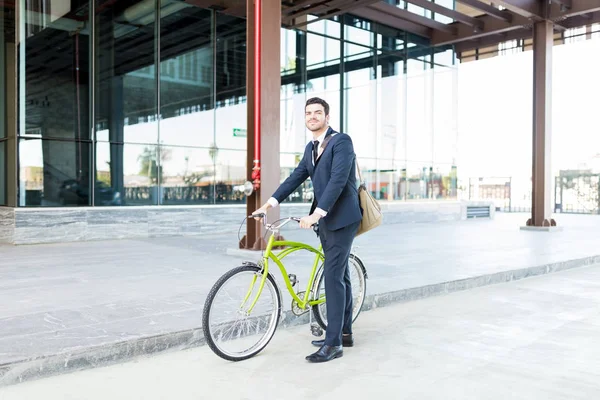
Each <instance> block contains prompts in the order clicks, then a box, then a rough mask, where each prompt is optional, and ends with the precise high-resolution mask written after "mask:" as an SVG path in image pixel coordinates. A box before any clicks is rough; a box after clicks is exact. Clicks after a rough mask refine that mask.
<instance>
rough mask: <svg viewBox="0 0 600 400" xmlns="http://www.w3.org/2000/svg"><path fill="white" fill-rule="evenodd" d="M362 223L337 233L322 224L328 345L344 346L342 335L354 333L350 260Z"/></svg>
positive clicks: (320, 233)
mask: <svg viewBox="0 0 600 400" xmlns="http://www.w3.org/2000/svg"><path fill="white" fill-rule="evenodd" d="M359 226H360V221H359V222H355V223H353V224H350V225H348V226H346V227H344V228H341V229H337V230H335V231H332V230H329V229H327V224H326V223H320V224H319V238H320V239H321V244H322V245H323V253H324V255H325V271H324V275H325V296H326V303H325V304H326V307H327V330H326V333H325V344H326V345H329V346H340V345H341V344H342V334H351V333H352V284H351V282H350V271H349V267H348V258H349V257H350V251H351V250H352V242H353V241H354V237H355V236H356V232H357V231H358V227H359Z"/></svg>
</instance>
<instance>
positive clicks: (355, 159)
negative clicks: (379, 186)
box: [354, 155, 363, 184]
mask: <svg viewBox="0 0 600 400" xmlns="http://www.w3.org/2000/svg"><path fill="white" fill-rule="evenodd" d="M354 163H355V164H356V172H357V173H358V182H359V183H360V184H362V183H363V180H362V174H361V173H360V166H359V165H358V157H356V155H354Z"/></svg>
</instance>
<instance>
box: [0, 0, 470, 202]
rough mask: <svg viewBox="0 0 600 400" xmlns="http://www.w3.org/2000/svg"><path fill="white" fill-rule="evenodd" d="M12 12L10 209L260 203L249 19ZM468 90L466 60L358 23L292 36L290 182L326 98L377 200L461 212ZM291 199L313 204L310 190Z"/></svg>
mask: <svg viewBox="0 0 600 400" xmlns="http://www.w3.org/2000/svg"><path fill="white" fill-rule="evenodd" d="M2 4H3V5H2V6H1V7H2V8H0V23H1V24H2V25H1V27H2V29H0V35H1V36H0V83H1V85H2V87H3V88H6V89H5V90H0V113H1V114H0V116H1V117H2V118H1V121H2V122H1V123H0V205H7V204H8V205H10V203H11V202H10V201H9V194H10V193H14V194H15V196H14V198H15V199H16V204H15V205H16V206H19V207H36V206H38V207H39V206H43V207H61V206H68V207H73V206H132V205H194V204H224V203H244V202H245V197H244V195H243V193H242V192H240V191H239V190H237V186H239V185H241V184H243V183H244V182H245V181H246V141H247V133H246V132H247V130H246V128H247V127H246V124H247V118H246V117H247V115H246V112H247V110H246V21H245V19H240V18H237V17H233V16H231V15H227V14H223V13H221V12H219V11H216V10H213V9H204V8H199V7H196V6H194V5H191V4H189V3H185V2H181V1H176V0H141V1H140V0H117V1H104V0H81V1H77V0H72V1H65V0H16V3H11V2H10V1H9V2H6V1H5V2H3V3H2ZM444 5H446V6H448V7H452V1H451V0H450V1H449V4H444ZM398 6H399V7H409V8H415V10H412V9H411V11H414V12H420V13H422V14H423V15H424V16H428V17H434V18H435V19H436V20H438V21H440V22H449V21H445V19H447V18H445V17H443V16H437V15H431V13H430V12H429V11H426V10H422V9H421V10H417V8H418V7H413V6H412V5H405V4H404V3H403V2H400V3H399V4H398ZM16 38H21V39H22V40H20V41H19V42H17V39H16ZM457 76H458V75H457V69H456V61H455V56H454V52H453V50H452V48H451V47H438V48H432V47H431V46H429V44H428V42H427V40H426V39H423V38H421V37H419V36H416V35H413V34H409V33H407V32H404V31H399V30H394V29H391V28H389V27H385V26H381V25H378V24H376V23H373V22H370V21H368V20H364V19H360V18H356V17H354V16H352V15H343V16H340V17H335V18H333V19H330V20H322V21H318V22H314V23H310V24H308V25H307V26H306V29H301V30H288V29H282V30H281V126H280V127H279V129H280V134H281V154H280V159H281V179H282V180H283V179H285V178H286V177H287V176H288V175H289V174H290V173H291V171H292V170H293V168H294V167H295V165H296V164H297V162H298V160H299V157H300V156H301V155H302V153H303V150H304V147H305V145H306V143H307V141H308V140H309V136H308V135H307V133H306V129H305V126H304V112H303V110H304V102H305V101H306V99H307V98H308V97H312V96H320V97H323V98H325V99H326V100H327V101H328V102H329V103H330V105H331V119H330V122H331V125H332V127H333V128H334V129H336V130H339V131H343V132H347V133H348V134H350V135H351V136H352V138H353V141H354V144H355V150H356V152H357V155H358V160H359V163H360V167H361V170H362V174H363V178H364V179H365V180H366V181H367V185H368V187H369V189H370V190H371V192H372V193H373V194H374V195H375V196H376V197H378V198H379V199H382V200H408V199H448V198H456V196H457V176H456V174H457V169H456V157H457V131H458V128H457V118H458V110H457V101H458V100H457V99H458V94H457V90H458V89H457V84H458V78H457ZM12 143H14V144H15V145H14V146H13V145H12ZM15 149H16V150H15ZM15 153H16V154H15ZM13 160H14V162H15V163H16V165H17V170H16V172H17V173H16V174H15V176H16V178H15V179H11V177H10V176H7V165H8V163H9V162H13ZM11 185H12V186H11ZM9 186H11V187H9ZM11 188H12V191H11ZM289 200H290V201H294V202H310V201H311V200H312V192H311V187H310V183H307V184H306V185H305V186H304V187H303V188H300V189H299V190H298V191H297V192H296V193H294V194H292V195H291V196H290V199H289Z"/></svg>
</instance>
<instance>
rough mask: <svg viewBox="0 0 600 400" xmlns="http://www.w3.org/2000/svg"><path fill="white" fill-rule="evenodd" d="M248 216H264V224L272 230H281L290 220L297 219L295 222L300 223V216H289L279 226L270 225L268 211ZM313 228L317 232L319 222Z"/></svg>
mask: <svg viewBox="0 0 600 400" xmlns="http://www.w3.org/2000/svg"><path fill="white" fill-rule="evenodd" d="M248 218H262V221H263V225H264V226H265V228H267V229H268V230H270V231H276V230H279V229H281V228H283V227H284V226H285V225H287V224H288V223H289V222H290V221H295V222H298V223H300V218H298V217H288V218H285V219H284V221H283V222H282V223H281V224H279V225H277V226H273V225H269V224H268V223H267V214H266V213H259V214H252V215H250V216H249V217H248ZM312 228H313V230H314V231H315V233H316V232H317V230H318V225H317V224H313V225H312Z"/></svg>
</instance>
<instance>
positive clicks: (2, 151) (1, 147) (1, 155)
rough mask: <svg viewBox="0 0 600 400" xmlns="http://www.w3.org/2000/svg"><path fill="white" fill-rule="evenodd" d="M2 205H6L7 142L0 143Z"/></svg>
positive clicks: (0, 192)
mask: <svg viewBox="0 0 600 400" xmlns="http://www.w3.org/2000/svg"><path fill="white" fill-rule="evenodd" d="M0 205H6V142H0Z"/></svg>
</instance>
